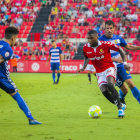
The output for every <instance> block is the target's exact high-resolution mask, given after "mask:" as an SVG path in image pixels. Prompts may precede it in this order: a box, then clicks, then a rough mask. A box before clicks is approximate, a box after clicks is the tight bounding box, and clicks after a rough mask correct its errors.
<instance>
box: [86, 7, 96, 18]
mask: <svg viewBox="0 0 140 140" xmlns="http://www.w3.org/2000/svg"><path fill="white" fill-rule="evenodd" d="M85 14H87V17H88V18H93V17H95V16H94V15H93V11H92V10H91V9H89V10H88V11H86V12H85Z"/></svg>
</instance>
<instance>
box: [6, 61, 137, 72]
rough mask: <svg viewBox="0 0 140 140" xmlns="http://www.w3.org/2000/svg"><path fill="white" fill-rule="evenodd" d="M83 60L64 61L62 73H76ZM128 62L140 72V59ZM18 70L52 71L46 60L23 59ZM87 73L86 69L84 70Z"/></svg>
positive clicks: (132, 68) (11, 69)
mask: <svg viewBox="0 0 140 140" xmlns="http://www.w3.org/2000/svg"><path fill="white" fill-rule="evenodd" d="M83 62H84V61H83V60H75V61H74V60H73V61H64V62H63V66H62V67H61V72H62V73H75V72H76V71H77V70H79V69H80V68H82V66H83ZM128 64H129V65H130V66H131V70H130V72H131V73H140V61H129V62H128ZM8 66H9V71H10V72H13V68H12V65H11V62H10V61H9V62H8ZM17 71H18V72H25V73H28V72H30V73H51V70H50V64H48V66H46V61H34V60H31V61H23V60H19V61H18V65H17ZM84 73H86V71H85V72H84Z"/></svg>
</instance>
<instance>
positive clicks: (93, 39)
mask: <svg viewBox="0 0 140 140" xmlns="http://www.w3.org/2000/svg"><path fill="white" fill-rule="evenodd" d="M87 39H88V43H89V44H90V46H91V47H95V43H97V41H98V35H87Z"/></svg>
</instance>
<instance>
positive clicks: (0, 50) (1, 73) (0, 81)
mask: <svg viewBox="0 0 140 140" xmlns="http://www.w3.org/2000/svg"><path fill="white" fill-rule="evenodd" d="M18 33H19V31H18V30H17V29H16V28H15V27H8V28H6V30H5V41H0V88H1V89H2V90H4V91H5V92H7V93H9V94H10V95H11V96H12V97H13V99H14V100H16V101H17V103H18V105H19V107H20V109H21V110H22V111H23V112H24V113H25V115H26V116H27V118H28V119H29V124H30V125H35V124H41V123H40V122H38V121H37V120H35V119H34V118H33V116H32V114H31V112H30V109H29V108H28V106H27V104H26V102H25V101H24V99H23V98H22V97H21V95H20V94H19V93H18V89H17V87H16V85H15V83H14V82H13V81H12V80H11V79H10V72H9V70H8V65H7V62H8V60H10V59H11V58H12V57H13V50H12V48H11V47H13V45H14V44H15V41H16V39H17V35H18Z"/></svg>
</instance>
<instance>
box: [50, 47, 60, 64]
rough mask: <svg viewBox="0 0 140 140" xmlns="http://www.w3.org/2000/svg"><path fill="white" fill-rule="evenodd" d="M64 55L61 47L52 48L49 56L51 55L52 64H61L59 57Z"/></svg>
mask: <svg viewBox="0 0 140 140" xmlns="http://www.w3.org/2000/svg"><path fill="white" fill-rule="evenodd" d="M61 53H62V51H61V49H60V47H56V48H50V50H49V55H51V61H50V62H51V63H58V62H60V59H59V55H60V54H61Z"/></svg>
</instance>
